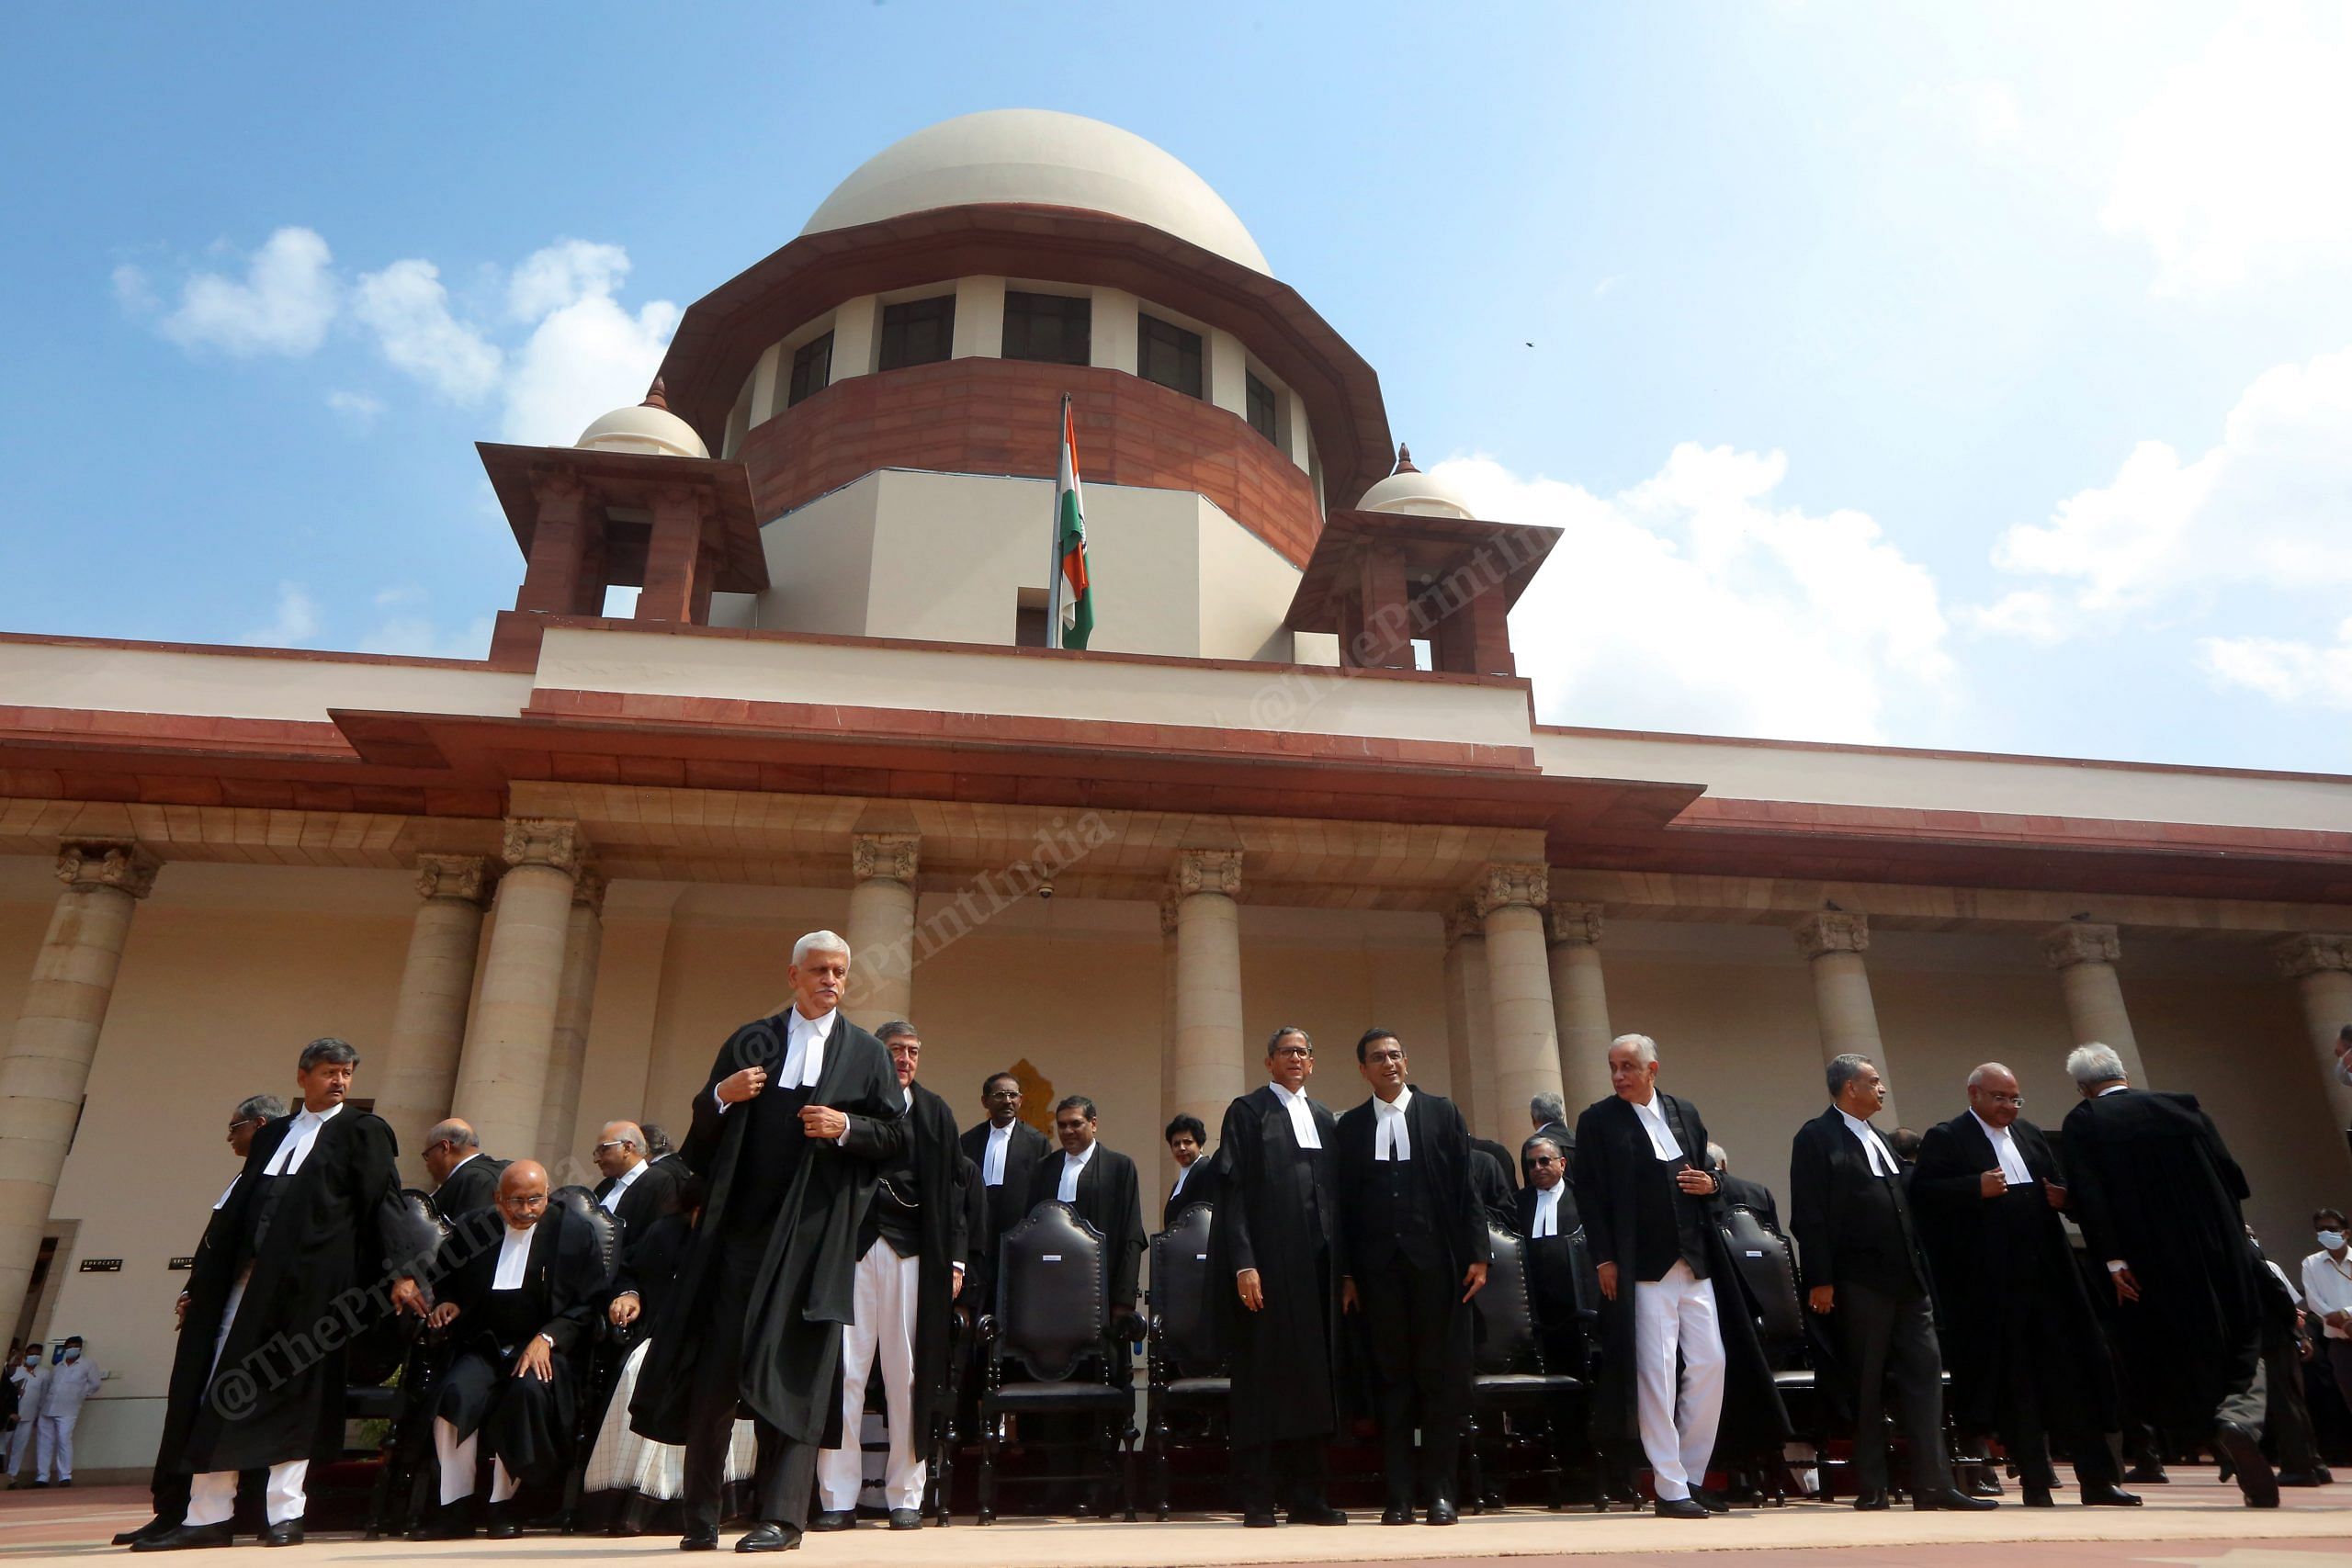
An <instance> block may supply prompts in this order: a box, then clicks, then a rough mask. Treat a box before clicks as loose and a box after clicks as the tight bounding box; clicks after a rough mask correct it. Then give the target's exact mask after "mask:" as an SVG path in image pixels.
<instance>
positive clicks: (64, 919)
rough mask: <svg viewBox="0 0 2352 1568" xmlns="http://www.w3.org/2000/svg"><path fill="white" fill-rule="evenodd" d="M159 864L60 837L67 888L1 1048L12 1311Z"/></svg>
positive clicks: (128, 851) (7, 1284) (130, 847)
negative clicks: (133, 921) (133, 928)
mask: <svg viewBox="0 0 2352 1568" xmlns="http://www.w3.org/2000/svg"><path fill="white" fill-rule="evenodd" d="M157 865H158V863H157V861H156V859H155V857H154V856H153V855H152V854H150V853H149V852H147V851H145V850H143V849H141V848H140V847H139V846H138V845H137V844H134V843H127V842H123V841H121V840H66V841H65V842H64V843H63V844H62V845H60V846H59V847H58V852H57V879H58V880H59V881H60V882H62V883H63V884H65V891H64V892H62V893H60V894H59V895H58V896H57V907H56V908H55V909H53V910H52V911H51V914H50V917H49V931H48V934H47V935H46V936H44V937H43V938H42V939H41V947H40V956H39V957H37V958H35V959H34V960H33V974H32V980H31V982H30V983H29V984H28V986H27V987H25V1000H24V1005H23V1007H21V1008H20V1009H18V1010H17V1029H16V1032H15V1033H14V1034H13V1035H12V1036H10V1038H9V1042H8V1054H7V1055H6V1056H5V1057H0V1303H7V1306H8V1309H9V1310H10V1311H12V1312H13V1311H14V1310H16V1307H17V1303H21V1302H22V1301H23V1300H24V1299H25V1290H26V1288H27V1286H28V1285H29V1284H30V1282H31V1280H32V1272H33V1261H34V1259H36V1258H39V1257H40V1238H41V1232H42V1231H43V1230H44V1229H46V1228H47V1227H48V1224H49V1205H50V1201H51V1199H53V1198H54V1197H55V1196H56V1194H57V1178H58V1176H59V1174H60V1173H61V1172H62V1171H63V1169H64V1168H65V1152H66V1150H67V1148H68V1147H69V1146H71V1145H72V1144H73V1141H74V1122H76V1121H77V1120H79V1118H80V1116H81V1114H82V1096H83V1091H84V1090H85V1089H87V1088H88V1087H89V1082H90V1062H91V1059H92V1058H93V1057H95V1056H96V1055H97V1050H98V1031H99V1028H100V1027H101V1026H102V1025H104V1024H105V1022H106V1019H107V1002H109V1001H110V1000H112V999H113V997H114V979H115V973H116V971H117V970H119V968H120V967H121V966H122V948H123V942H124V941H125V940H126V939H127V938H128V937H129V936H130V917H131V916H132V914H134V913H135V912H136V911H137V910H138V908H139V900H141V898H144V897H147V895H148V894H149V893H151V892H153V890H154V887H155V872H156V869H157Z"/></svg>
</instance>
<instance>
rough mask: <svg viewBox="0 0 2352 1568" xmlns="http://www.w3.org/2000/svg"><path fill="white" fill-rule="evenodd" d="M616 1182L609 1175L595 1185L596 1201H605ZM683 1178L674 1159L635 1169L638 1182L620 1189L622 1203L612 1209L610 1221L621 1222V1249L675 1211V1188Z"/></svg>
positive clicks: (676, 1203) (676, 1188)
mask: <svg viewBox="0 0 2352 1568" xmlns="http://www.w3.org/2000/svg"><path fill="white" fill-rule="evenodd" d="M617 1179H618V1178H616V1177H611V1176H608V1177H606V1178H605V1179H603V1180H602V1181H599V1182H598V1183H596V1201H597V1202H599V1203H602V1202H603V1201H605V1194H606V1193H608V1192H610V1191H611V1190H613V1183H614V1182H615V1181H616V1180H617ZM683 1180H684V1177H682V1176H681V1175H680V1174H679V1172H678V1167H677V1162H676V1161H675V1160H672V1161H669V1162H666V1163H664V1164H662V1165H654V1164H651V1163H650V1162H649V1163H647V1164H645V1165H641V1166H639V1167H638V1177H637V1179H636V1180H634V1181H632V1182H630V1183H629V1184H628V1187H627V1188H626V1189H624V1190H622V1192H621V1201H619V1202H618V1203H616V1204H615V1205H614V1206H613V1218H615V1219H616V1220H618V1221H619V1222H620V1223H621V1245H622V1246H623V1247H628V1246H630V1245H632V1244H633V1243H634V1242H635V1241H636V1239H637V1238H638V1237H639V1236H642V1235H644V1234H645V1233H646V1232H647V1231H649V1230H650V1229H651V1228H652V1227H653V1222H654V1221H656V1220H658V1219H660V1218H661V1217H662V1215H664V1214H667V1213H674V1212H675V1211H676V1209H677V1207H678V1187H679V1184H680V1183H681V1182H682V1181H683Z"/></svg>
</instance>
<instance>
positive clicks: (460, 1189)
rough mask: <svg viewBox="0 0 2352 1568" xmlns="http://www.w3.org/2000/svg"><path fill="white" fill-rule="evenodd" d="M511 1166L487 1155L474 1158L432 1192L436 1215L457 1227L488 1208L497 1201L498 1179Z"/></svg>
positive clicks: (450, 1174)
mask: <svg viewBox="0 0 2352 1568" xmlns="http://www.w3.org/2000/svg"><path fill="white" fill-rule="evenodd" d="M509 1163H510V1162H508V1161H506V1160H503V1159H492V1158H491V1157H490V1156H488V1155H476V1156H473V1157H472V1158H471V1159H469V1160H468V1161H466V1163H465V1164H463V1165H461V1166H459V1167H458V1168H457V1169H455V1170H453V1171H451V1172H450V1173H449V1179H448V1180H447V1181H445V1182H443V1183H442V1184H441V1185H440V1186H438V1187H436V1188H435V1189H434V1190H433V1212H434V1213H436V1214H438V1215H440V1216H441V1218H442V1221H443V1222H444V1223H445V1224H453V1225H454V1224H457V1223H458V1221H459V1220H462V1219H464V1218H465V1217H466V1216H467V1215H468V1214H470V1213H475V1212H477V1211H479V1210H482V1209H487V1208H489V1207H490V1206H491V1205H492V1204H493V1203H495V1202H497V1201H498V1179H499V1177H501V1176H502V1175H503V1174H504V1173H505V1170H506V1167H507V1165H508V1164H509Z"/></svg>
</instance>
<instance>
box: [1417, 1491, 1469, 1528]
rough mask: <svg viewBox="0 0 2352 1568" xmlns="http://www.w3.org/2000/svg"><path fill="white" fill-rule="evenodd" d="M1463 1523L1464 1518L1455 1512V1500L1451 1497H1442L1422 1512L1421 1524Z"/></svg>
mask: <svg viewBox="0 0 2352 1568" xmlns="http://www.w3.org/2000/svg"><path fill="white" fill-rule="evenodd" d="M1461 1522H1462V1516H1461V1515H1460V1514H1457V1513H1455V1512H1454V1511H1453V1498H1451V1497H1440V1498H1438V1499H1436V1500H1435V1501H1434V1502H1432V1503H1430V1506H1428V1507H1427V1508H1424V1509H1423V1510H1422V1511H1421V1523H1423V1524H1425V1525H1452V1524H1459V1523H1461Z"/></svg>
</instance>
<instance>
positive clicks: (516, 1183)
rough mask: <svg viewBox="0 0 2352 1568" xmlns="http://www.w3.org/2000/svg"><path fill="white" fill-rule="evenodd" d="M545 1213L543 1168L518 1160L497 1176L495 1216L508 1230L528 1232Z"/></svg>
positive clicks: (534, 1163) (545, 1180)
mask: <svg viewBox="0 0 2352 1568" xmlns="http://www.w3.org/2000/svg"><path fill="white" fill-rule="evenodd" d="M547 1212H548V1170H547V1167H545V1166H543V1165H541V1164H540V1163H539V1162H538V1161H537V1160H535V1159H518V1160H516V1161H515V1163H514V1164H513V1165H510V1166H508V1167H507V1168H505V1169H504V1170H503V1171H502V1172H500V1173H499V1177H498V1213H499V1214H500V1216H501V1217H502V1218H503V1219H504V1220H505V1221H506V1224H507V1225H508V1226H509V1227H510V1228H512V1229H515V1230H518V1231H526V1230H529V1229H530V1228H531V1227H532V1226H533V1225H536V1224H538V1223H539V1221H540V1220H541V1219H543V1218H545V1217H546V1215H547Z"/></svg>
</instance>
